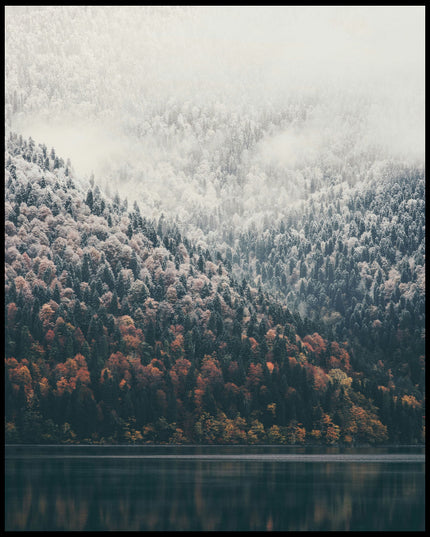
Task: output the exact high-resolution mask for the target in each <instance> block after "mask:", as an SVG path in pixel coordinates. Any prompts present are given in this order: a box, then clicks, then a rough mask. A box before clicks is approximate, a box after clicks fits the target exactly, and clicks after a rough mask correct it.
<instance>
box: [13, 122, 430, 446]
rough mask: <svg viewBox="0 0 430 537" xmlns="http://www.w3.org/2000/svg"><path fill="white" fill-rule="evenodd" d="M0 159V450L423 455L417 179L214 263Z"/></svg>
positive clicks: (33, 146)
mask: <svg viewBox="0 0 430 537" xmlns="http://www.w3.org/2000/svg"><path fill="white" fill-rule="evenodd" d="M5 145H6V148H5V149H6V156H5V166H6V169H5V436H6V442H8V443H20V442H22V443H95V444H97V443H100V444H103V443H135V444H139V443H173V444H182V443H201V444H257V443H261V444H270V443H271V444H304V443H306V444H308V443H315V444H320V443H323V444H328V445H332V444H339V443H340V444H345V445H358V444H376V443H406V444H411V443H423V442H424V434H425V425H424V423H425V422H424V420H425V418H424V407H425V399H424V397H425V383H424V370H425V369H424V254H425V252H424V231H425V228H424V178H423V175H422V174H421V173H419V171H418V172H416V171H414V170H413V169H412V170H411V169H409V168H404V169H401V168H399V167H397V168H396V169H395V170H394V171H393V173H391V174H389V176H387V178H386V180H385V182H380V181H379V182H378V184H377V185H376V184H372V183H370V184H368V186H367V187H365V188H362V189H359V188H354V189H351V190H350V191H348V189H346V191H345V192H343V193H340V192H339V188H342V187H341V186H339V185H337V184H336V183H333V185H332V187H331V188H329V189H324V190H323V191H322V192H320V193H319V194H318V193H316V195H315V196H310V197H307V198H306V200H305V201H304V205H303V207H305V210H304V211H303V212H300V211H299V213H300V214H297V212H296V213H295V212H294V211H292V212H291V213H290V216H289V217H288V218H286V219H285V220H282V221H281V222H280V223H279V225H277V224H276V225H272V226H268V228H267V229H266V230H264V231H262V232H261V231H259V230H255V229H254V230H253V229H252V226H251V227H250V228H249V230H248V231H246V232H243V233H241V234H240V235H239V238H238V240H235V241H233V242H232V243H231V245H228V244H227V243H226V242H224V243H223V244H220V246H219V247H218V248H217V247H216V246H215V245H214V244H212V245H208V246H207V247H204V246H202V242H201V241H198V240H194V239H193V238H192V237H191V238H190V237H188V236H187V234H186V233H184V232H183V230H181V229H180V227H179V226H178V224H177V223H176V222H175V221H174V219H172V218H169V217H165V216H164V215H163V214H161V215H160V216H159V217H158V218H152V217H151V216H148V215H147V214H146V213H145V212H144V211H143V210H142V209H141V208H140V206H139V203H138V202H137V201H134V202H132V203H130V204H129V202H128V200H127V198H126V197H125V196H122V197H121V196H119V195H118V194H114V195H109V194H108V193H106V192H105V189H104V188H103V187H100V186H99V185H98V183H97V181H96V180H95V178H94V176H91V177H90V179H89V180H88V179H85V178H83V177H81V176H79V174H76V172H75V170H74V168H73V165H72V163H71V161H70V160H69V159H66V161H65V160H64V159H63V157H62V156H61V155H59V154H57V153H56V151H55V149H54V148H53V147H51V148H49V149H48V147H47V146H46V145H44V144H43V143H42V144H40V143H36V142H35V141H34V140H33V139H32V138H31V137H30V138H27V139H26V138H23V136H22V135H19V134H16V133H13V132H10V133H9V134H8V135H7V137H6V140H5ZM334 192H336V195H334Z"/></svg>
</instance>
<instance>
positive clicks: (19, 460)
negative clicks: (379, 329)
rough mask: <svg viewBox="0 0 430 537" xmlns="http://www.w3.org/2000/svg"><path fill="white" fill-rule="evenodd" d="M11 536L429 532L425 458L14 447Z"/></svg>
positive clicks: (403, 450)
mask: <svg viewBox="0 0 430 537" xmlns="http://www.w3.org/2000/svg"><path fill="white" fill-rule="evenodd" d="M5 495H6V498H5V529H6V530H44V531H50V530H51V531H54V530H60V531H61V530H80V531H82V530H84V531H91V530H93V531H100V530H118V531H121V530H122V531H124V530H141V531H142V530H143V531H146V530H152V531H157V530H158V531H160V530H162V531H166V530H184V531H186V530H189V531H190V530H191V531H193V530H200V531H209V530H221V531H235V530H241V531H250V530H260V531H270V530H273V531H276V530H278V531H279V530H283V531H287V530H353V531H356V530H376V531H378V530H381V531H382V530H383V531H390V530H395V531H414V530H415V531H419V530H421V531H422V530H424V529H425V449H424V447H395V448H394V447H378V448H364V447H363V448H341V447H328V448H324V447H291V446H10V445H9V446H6V448H5Z"/></svg>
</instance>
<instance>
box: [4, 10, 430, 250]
mask: <svg viewBox="0 0 430 537" xmlns="http://www.w3.org/2000/svg"><path fill="white" fill-rule="evenodd" d="M422 15H423V8H420V7H416V8H408V9H405V8H401V7H399V8H390V9H386V8H383V7H380V8H368V7H357V8H336V9H330V8H324V7H322V8H316V7H308V8H294V7H271V8H266V7H244V8H243V7H242V8H241V7H215V6H213V7H183V8H182V7H137V6H135V7H131V6H127V7H119V6H112V7H110V6H109V7H98V6H62V7H61V6H40V7H15V6H9V7H7V8H6V22H5V29H6V42H5V44H6V69H5V72H6V100H5V112H6V126H7V129H10V130H12V131H17V132H20V133H22V134H23V135H24V136H32V137H33V139H35V140H36V141H37V142H41V143H42V142H43V143H45V144H47V145H48V146H49V147H51V146H53V147H55V150H56V151H57V153H58V154H61V155H63V157H64V158H66V157H70V158H71V161H72V165H73V166H74V167H75V169H76V171H77V173H78V175H80V176H81V177H83V178H87V179H88V178H89V177H90V175H91V174H92V173H94V174H95V178H96V182H97V183H98V184H99V185H100V186H101V187H103V188H104V189H105V190H106V191H107V193H108V194H111V195H113V194H114V193H117V192H118V193H119V194H120V195H121V196H126V197H127V198H128V200H129V202H134V201H137V202H138V203H139V206H140V208H141V210H142V211H143V212H144V213H145V215H147V216H148V217H151V218H159V217H160V215H161V214H164V216H165V217H167V218H168V219H175V220H176V221H177V223H178V224H179V225H180V226H181V228H182V229H183V230H184V231H186V232H187V233H188V235H189V236H190V237H191V238H193V239H194V240H200V241H201V242H200V243H201V244H202V246H207V245H214V244H220V243H221V242H223V241H226V242H227V243H228V244H230V245H233V243H234V240H235V239H237V236H238V233H239V232H241V231H246V230H247V229H248V228H249V227H250V226H251V227H256V228H257V229H260V230H261V229H266V228H267V227H268V226H269V225H272V224H274V223H279V222H280V221H282V219H284V218H286V217H287V216H288V215H291V214H296V213H298V214H301V213H302V212H303V211H304V207H305V204H306V203H307V200H308V198H309V196H311V197H313V196H316V197H317V196H318V195H321V194H322V195H324V193H325V192H327V191H328V190H329V189H333V188H334V189H335V190H334V192H336V193H337V194H336V195H338V196H340V197H342V195H346V194H347V193H348V192H349V191H350V189H354V188H364V187H365V184H366V182H368V181H374V180H376V181H378V180H380V179H381V180H383V179H384V178H385V177H387V176H389V175H390V174H392V173H393V169H400V170H404V169H408V170H418V171H419V172H420V173H422V170H423V166H424V143H423V142H424V114H423V110H424V68H423V67H424V18H423V16H422ZM360 185H362V186H360ZM339 188H340V189H341V191H342V193H343V194H340V191H339ZM336 189H337V190H336ZM298 231H300V230H298Z"/></svg>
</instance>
